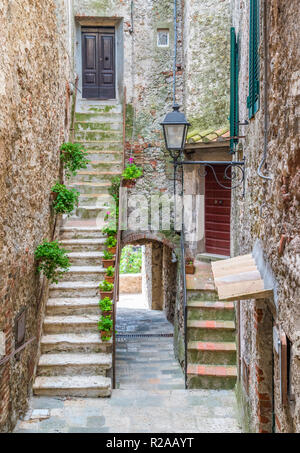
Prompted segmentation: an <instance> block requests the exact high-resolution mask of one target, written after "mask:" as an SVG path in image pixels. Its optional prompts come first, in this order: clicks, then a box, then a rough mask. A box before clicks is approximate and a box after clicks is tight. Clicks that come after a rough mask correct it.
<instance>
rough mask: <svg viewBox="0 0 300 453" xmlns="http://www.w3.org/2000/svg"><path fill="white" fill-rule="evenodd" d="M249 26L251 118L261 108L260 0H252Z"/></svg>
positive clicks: (248, 101)
mask: <svg viewBox="0 0 300 453" xmlns="http://www.w3.org/2000/svg"><path fill="white" fill-rule="evenodd" d="M249 22H250V27H249V95H248V98H247V107H248V109H249V118H252V117H253V116H254V115H255V113H256V112H257V110H258V109H259V58H258V45H259V0H250V20H249Z"/></svg>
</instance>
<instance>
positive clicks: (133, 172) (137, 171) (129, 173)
mask: <svg viewBox="0 0 300 453" xmlns="http://www.w3.org/2000/svg"><path fill="white" fill-rule="evenodd" d="M142 174H143V170H142V168H141V167H137V166H136V165H135V164H134V163H133V159H132V158H130V159H129V164H128V165H127V166H126V168H125V170H124V171H123V173H122V178H123V179H126V180H127V179H137V178H140V177H141V176H142Z"/></svg>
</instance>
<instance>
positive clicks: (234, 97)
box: [230, 27, 239, 153]
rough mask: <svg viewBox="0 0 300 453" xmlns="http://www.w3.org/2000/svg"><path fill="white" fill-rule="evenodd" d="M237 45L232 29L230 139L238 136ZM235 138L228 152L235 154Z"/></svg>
mask: <svg viewBox="0 0 300 453" xmlns="http://www.w3.org/2000/svg"><path fill="white" fill-rule="evenodd" d="M238 75H239V65H238V44H237V39H236V34H235V29H234V27H232V28H231V30H230V137H238V135H239V97H238V93H239V88H238ZM237 143H238V139H237V138H231V139H230V152H231V153H235V151H236V146H237Z"/></svg>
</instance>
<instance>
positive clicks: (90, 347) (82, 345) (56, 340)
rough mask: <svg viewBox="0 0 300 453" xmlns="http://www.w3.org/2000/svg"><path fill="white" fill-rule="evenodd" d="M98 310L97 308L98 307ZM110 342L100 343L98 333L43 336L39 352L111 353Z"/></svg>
mask: <svg viewBox="0 0 300 453" xmlns="http://www.w3.org/2000/svg"><path fill="white" fill-rule="evenodd" d="M98 309H99V307H98ZM111 351H112V340H110V341H102V340H101V338H100V335H99V333H89V332H84V333H62V334H52V335H51V334H50V335H43V336H42V338H41V352H42V353H43V354H45V353H48V352H51V353H56V352H84V353H90V352H103V353H111Z"/></svg>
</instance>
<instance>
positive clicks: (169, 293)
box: [162, 246, 177, 324]
mask: <svg viewBox="0 0 300 453" xmlns="http://www.w3.org/2000/svg"><path fill="white" fill-rule="evenodd" d="M176 269H177V263H173V262H172V250H171V249H170V248H169V247H166V246H163V258H162V283H163V309H164V312H165V315H166V318H167V320H168V321H170V322H171V323H172V324H174V317H175V302H176V284H175V282H176Z"/></svg>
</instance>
